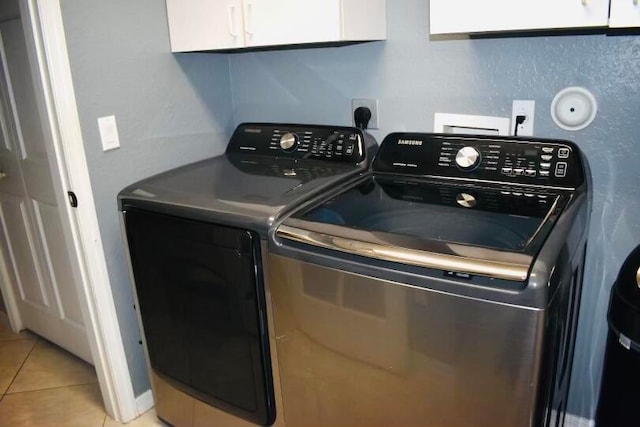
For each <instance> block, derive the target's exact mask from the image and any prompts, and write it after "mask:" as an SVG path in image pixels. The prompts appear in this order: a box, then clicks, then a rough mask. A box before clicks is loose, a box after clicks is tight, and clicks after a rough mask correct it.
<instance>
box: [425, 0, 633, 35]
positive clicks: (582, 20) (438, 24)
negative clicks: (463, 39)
mask: <svg viewBox="0 0 640 427" xmlns="http://www.w3.org/2000/svg"><path fill="white" fill-rule="evenodd" d="M621 1H622V0H621ZM628 1H629V2H630V3H631V2H633V0H628ZM429 12H430V32H431V34H446V33H477V32H490V31H519V30H537V29H555V28H579V27H600V26H606V25H607V24H608V17H609V0H537V1H534V0H485V1H478V0H430V2H429Z"/></svg>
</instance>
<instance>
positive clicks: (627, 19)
mask: <svg viewBox="0 0 640 427" xmlns="http://www.w3.org/2000/svg"><path fill="white" fill-rule="evenodd" d="M609 26H610V27H613V28H625V27H640V2H638V1H637V0H635V1H634V0H611V14H610V17H609Z"/></svg>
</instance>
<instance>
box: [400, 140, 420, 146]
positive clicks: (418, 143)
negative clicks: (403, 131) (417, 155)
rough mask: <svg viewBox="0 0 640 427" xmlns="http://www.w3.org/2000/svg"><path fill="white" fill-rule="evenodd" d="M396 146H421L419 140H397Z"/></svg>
mask: <svg viewBox="0 0 640 427" xmlns="http://www.w3.org/2000/svg"><path fill="white" fill-rule="evenodd" d="M398 145H422V141H420V140H419V139H399V140H398Z"/></svg>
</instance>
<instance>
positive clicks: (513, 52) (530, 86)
mask: <svg viewBox="0 0 640 427" xmlns="http://www.w3.org/2000/svg"><path fill="white" fill-rule="evenodd" d="M387 5H388V6H387V8H388V40H387V41H386V42H375V43H369V44H362V45H355V46H348V47H341V48H325V49H311V50H289V51H277V52H260V53H243V54H236V55H233V56H231V59H230V69H231V84H232V93H233V99H234V100H233V102H234V105H235V109H236V111H235V121H236V122H242V121H275V122H281V121H284V122H316V123H326V124H349V123H350V101H351V99H352V98H363V97H364V98H377V99H378V100H379V112H380V130H379V131H377V132H373V133H374V134H375V136H377V137H378V138H379V140H382V138H383V137H384V136H385V135H386V134H387V133H389V132H392V131H402V130H412V131H431V130H432V127H433V113H434V112H446V113H463V114H482V115H495V116H503V117H510V114H511V101H512V100H513V99H534V100H536V117H535V131H536V135H538V136H542V137H554V138H566V139H570V140H573V141H575V142H576V143H577V144H578V145H579V146H580V147H581V148H582V149H583V150H584V152H585V153H586V155H587V157H588V160H589V161H590V164H591V168H592V170H593V184H594V188H593V191H594V207H593V218H592V224H591V230H590V235H589V239H590V240H589V248H588V257H587V266H586V278H585V283H584V293H583V300H582V307H581V313H580V316H581V317H580V326H579V336H578V344H577V350H576V359H575V365H574V371H573V384H572V389H571V400H570V409H569V410H570V412H572V413H574V414H577V415H581V416H585V417H589V418H592V417H593V414H594V410H595V405H596V399H597V394H598V390H599V382H600V373H601V365H602V357H603V351H604V345H605V337H606V328H607V326H606V321H605V316H606V308H607V304H608V294H609V288H610V286H611V284H612V282H613V281H614V280H615V277H616V274H617V270H618V269H619V267H620V265H621V263H622V261H623V259H624V258H625V257H626V255H627V254H628V253H629V252H630V251H631V249H632V248H633V247H635V245H637V244H640V214H639V212H640V185H639V183H640V168H639V167H638V165H640V119H639V117H640V94H639V93H638V92H639V90H640V37H622V36H616V37H613V36H605V35H588V36H568V35H567V36H555V37H531V38H503V39H485V40H457V41H453V40H451V41H447V40H440V41H430V40H429V36H428V1H427V0H389V1H388V2H387ZM211 61H215V58H212V59H211ZM217 81H218V80H212V82H217ZM212 84H213V83H212ZM573 85H580V86H585V87H587V88H589V89H590V90H591V91H592V92H593V93H594V95H595V96H596V98H597V99H598V102H599V106H600V111H599V113H598V116H597V119H596V121H595V122H594V123H593V124H592V125H591V126H590V127H589V128H587V129H585V130H583V131H579V132H566V131H562V130H561V129H559V128H558V127H556V126H555V125H554V123H553V122H552V120H551V117H550V113H549V110H550V108H549V107H550V104H551V100H552V99H553V96H554V95H555V94H556V93H557V92H558V91H559V90H560V89H562V88H564V87H567V86H573ZM505 404H508V402H505Z"/></svg>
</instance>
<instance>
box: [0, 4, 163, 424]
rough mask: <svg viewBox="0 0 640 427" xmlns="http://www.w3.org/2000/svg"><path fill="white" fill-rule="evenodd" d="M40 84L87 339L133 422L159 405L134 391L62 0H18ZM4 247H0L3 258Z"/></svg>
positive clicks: (115, 403) (107, 398)
mask: <svg viewBox="0 0 640 427" xmlns="http://www.w3.org/2000/svg"><path fill="white" fill-rule="evenodd" d="M19 1H20V15H21V19H22V25H23V29H24V33H25V39H26V44H27V50H28V54H29V62H30V64H31V72H32V73H33V77H34V84H35V82H37V84H35V86H36V87H35V90H36V92H37V93H38V95H39V99H38V101H39V104H40V105H39V108H40V111H41V112H44V113H45V116H43V117H42V120H43V122H44V123H43V125H44V129H45V138H46V141H45V144H46V145H47V154H48V156H49V157H50V160H49V161H50V163H51V162H53V163H54V165H56V166H57V167H56V169H57V170H58V171H59V174H60V176H59V177H58V178H59V180H60V184H61V188H62V191H63V194H64V195H66V193H67V192H68V191H73V192H74V193H75V194H76V196H77V199H78V205H77V207H75V208H73V207H71V206H70V204H69V203H66V201H65V203H61V206H60V207H61V216H62V219H63V221H68V224H63V225H64V226H63V227H62V228H63V230H64V232H65V238H67V239H68V240H69V241H70V242H72V245H73V249H74V250H73V251H72V253H71V254H70V257H71V259H72V262H74V263H75V264H76V266H75V267H76V268H75V271H74V273H76V274H75V275H76V278H77V280H76V282H77V283H78V284H79V285H80V286H79V287H80V289H78V294H79V297H80V305H81V307H82V315H83V319H84V322H85V328H86V332H87V339H88V340H89V346H90V348H91V355H92V358H93V362H94V365H95V369H96V373H97V376H98V382H99V384H100V390H101V392H102V397H103V400H104V404H105V409H106V411H107V413H108V414H109V415H110V416H111V417H112V418H113V419H115V420H116V421H119V422H128V421H131V420H132V419H134V418H136V417H137V416H138V415H140V414H142V413H143V412H145V411H146V410H148V409H149V408H151V407H152V406H153V401H152V399H150V394H149V393H148V392H147V393H144V394H143V395H141V396H140V397H139V398H138V399H136V397H135V395H134V391H133V385H132V383H131V376H130V373H129V367H128V364H127V359H126V353H125V349H124V345H123V342H122V336H121V334H120V327H119V324H118V318H117V315H116V310H115V304H114V301H113V295H112V293H111V284H110V281H109V275H108V272H107V264H106V259H105V254H104V249H103V246H102V238H101V236H100V228H99V225H98V218H97V214H96V207H95V202H94V199H93V192H92V189H91V182H90V177H89V170H88V167H87V160H86V156H85V152H84V145H83V139H82V131H81V127H80V119H79V116H78V108H77V104H76V99H75V93H74V87H73V81H72V76H71V67H70V63H69V56H68V52H67V44H66V39H65V32H64V25H63V21H62V11H61V6H60V0H19ZM3 255H6V254H2V253H0V258H4V260H6V257H5V256H3ZM7 267H8V266H7V265H6V264H5V262H3V260H2V259H0V285H2V284H3V283H4V285H5V286H4V287H3V288H4V289H3V294H4V296H5V303H6V306H7V314H8V316H9V318H10V322H11V324H12V326H13V327H14V328H18V327H20V325H21V323H20V315H19V312H18V311H17V304H16V303H15V299H14V298H15V295H13V292H12V290H11V286H9V282H8V279H9V275H8V271H7Z"/></svg>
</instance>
